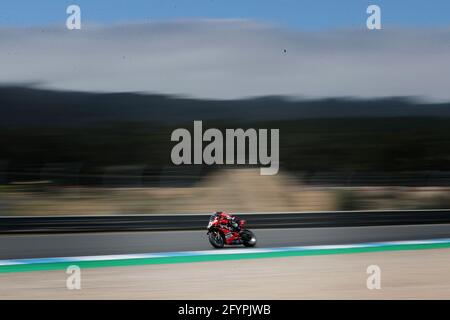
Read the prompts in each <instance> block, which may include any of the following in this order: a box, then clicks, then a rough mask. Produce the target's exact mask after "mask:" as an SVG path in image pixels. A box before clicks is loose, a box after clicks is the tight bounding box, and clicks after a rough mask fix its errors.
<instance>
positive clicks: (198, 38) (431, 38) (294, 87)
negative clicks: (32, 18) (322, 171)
mask: <svg viewBox="0 0 450 320" xmlns="http://www.w3.org/2000/svg"><path fill="white" fill-rule="evenodd" d="M449 57H450V29H446V28H441V29H431V28H429V29H385V30H377V31H369V30H365V29H361V30H350V29H345V30H328V31H308V32H301V31H298V30H290V29H283V28H278V27H275V26H271V25H266V24H263V23H258V22H255V21H246V20H194V21H172V22H153V23H142V24H126V25H111V26H85V25H83V29H82V30H66V29H65V28H62V27H55V26H47V27H42V28H2V29H0V64H1V68H0V83H4V84H5V83H8V84H9V83H38V84H39V86H41V87H46V88H57V89H68V90H82V91H101V92H125V91H140V92H150V93H155V92H156V93H166V94H178V95H187V96H193V97H200V98H214V99H234V98H242V97H249V96H261V95H291V96H299V97H308V98H320V97H339V96H354V97H364V98H366V97H368V98H371V97H384V96H422V97H426V98H428V99H432V100H450V90H448V87H449V84H450V59H449Z"/></svg>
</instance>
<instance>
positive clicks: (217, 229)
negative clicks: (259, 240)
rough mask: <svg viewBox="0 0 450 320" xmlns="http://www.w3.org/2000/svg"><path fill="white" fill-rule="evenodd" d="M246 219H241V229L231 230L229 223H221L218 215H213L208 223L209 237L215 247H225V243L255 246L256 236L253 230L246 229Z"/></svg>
mask: <svg viewBox="0 0 450 320" xmlns="http://www.w3.org/2000/svg"><path fill="white" fill-rule="evenodd" d="M245 224H246V221H245V220H239V227H240V231H233V230H231V228H230V226H229V225H225V224H221V223H220V221H219V219H218V217H217V216H215V215H212V216H211V217H210V219H209V223H208V227H207V230H208V233H207V235H208V239H209V242H210V243H211V245H212V246H213V247H214V248H223V247H224V245H239V244H243V245H244V246H245V247H254V246H255V245H256V236H255V234H254V233H253V232H251V231H250V230H248V229H245Z"/></svg>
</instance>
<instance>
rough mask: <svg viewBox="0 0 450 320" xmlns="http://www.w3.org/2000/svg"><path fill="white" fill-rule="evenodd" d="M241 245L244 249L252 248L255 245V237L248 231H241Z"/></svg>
mask: <svg viewBox="0 0 450 320" xmlns="http://www.w3.org/2000/svg"><path fill="white" fill-rule="evenodd" d="M241 238H242V243H243V244H244V246H246V247H254V246H255V245H256V236H255V234H254V233H253V232H251V231H250V230H247V229H246V230H243V231H242V232H241Z"/></svg>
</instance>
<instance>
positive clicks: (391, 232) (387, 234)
mask: <svg viewBox="0 0 450 320" xmlns="http://www.w3.org/2000/svg"><path fill="white" fill-rule="evenodd" d="M253 231H254V232H255V234H256V236H257V238H258V245H257V246H258V247H260V248H263V247H264V248H270V247H285V246H286V247H287V246H310V245H330V244H352V243H364V242H378V241H402V240H424V239H437V238H449V237H450V224H442V225H403V226H371V227H339V228H303V229H302V228H294V229H254V230H253ZM210 249H212V248H211V246H210V244H209V243H208V240H207V236H206V230H205V231H160V232H155V231H153V232H114V233H82V234H80V233H72V234H70V233H68V234H38V235H2V236H0V259H1V260H3V259H21V258H46V257H70V256H92V255H111V254H132V253H156V252H168V251H191V250H210ZM221 250H226V249H221Z"/></svg>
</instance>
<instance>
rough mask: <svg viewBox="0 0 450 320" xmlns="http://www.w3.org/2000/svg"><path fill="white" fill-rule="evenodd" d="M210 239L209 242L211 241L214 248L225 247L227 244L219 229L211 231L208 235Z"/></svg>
mask: <svg viewBox="0 0 450 320" xmlns="http://www.w3.org/2000/svg"><path fill="white" fill-rule="evenodd" d="M208 239H209V243H211V245H212V246H213V247H214V248H223V246H224V244H225V239H224V238H223V236H222V235H221V234H220V232H218V231H211V232H210V233H209V235H208Z"/></svg>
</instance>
